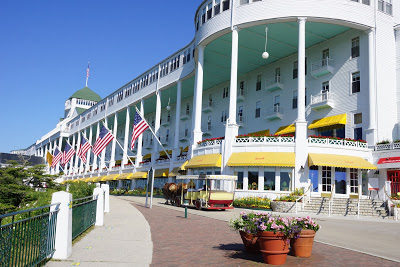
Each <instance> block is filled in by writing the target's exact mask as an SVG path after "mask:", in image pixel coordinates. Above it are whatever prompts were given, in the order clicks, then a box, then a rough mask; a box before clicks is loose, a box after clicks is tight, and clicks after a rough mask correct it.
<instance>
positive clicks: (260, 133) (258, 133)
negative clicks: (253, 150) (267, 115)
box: [247, 129, 269, 136]
mask: <svg viewBox="0 0 400 267" xmlns="http://www.w3.org/2000/svg"><path fill="white" fill-rule="evenodd" d="M247 135H262V136H264V135H269V129H267V130H262V131H258V132H254V133H249V134H247Z"/></svg>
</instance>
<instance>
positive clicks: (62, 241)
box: [51, 191, 72, 260]
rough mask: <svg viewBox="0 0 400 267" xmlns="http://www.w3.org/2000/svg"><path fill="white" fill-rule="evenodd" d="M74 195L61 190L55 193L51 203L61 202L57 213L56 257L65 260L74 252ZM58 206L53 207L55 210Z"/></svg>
mask: <svg viewBox="0 0 400 267" xmlns="http://www.w3.org/2000/svg"><path fill="white" fill-rule="evenodd" d="M71 201H72V195H71V194H70V193H67V192H64V191H60V192H56V193H53V195H52V197H51V203H52V204H55V203H60V205H59V211H58V214H57V225H56V235H55V236H56V240H55V244H54V246H55V252H54V255H53V258H54V259H57V260H65V259H67V258H68V257H69V256H71V254H72V208H71V205H70V203H71ZM55 208H56V206H52V207H51V211H54V210H55Z"/></svg>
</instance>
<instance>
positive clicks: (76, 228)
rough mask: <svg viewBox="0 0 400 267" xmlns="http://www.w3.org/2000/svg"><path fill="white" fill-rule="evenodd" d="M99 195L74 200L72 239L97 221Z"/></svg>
mask: <svg viewBox="0 0 400 267" xmlns="http://www.w3.org/2000/svg"><path fill="white" fill-rule="evenodd" d="M96 206H97V196H90V197H84V198H78V199H74V200H73V201H72V240H74V239H75V238H77V237H78V236H79V235H80V234H82V233H83V232H85V231H86V230H87V229H88V228H89V227H91V226H92V225H94V224H95V222H96Z"/></svg>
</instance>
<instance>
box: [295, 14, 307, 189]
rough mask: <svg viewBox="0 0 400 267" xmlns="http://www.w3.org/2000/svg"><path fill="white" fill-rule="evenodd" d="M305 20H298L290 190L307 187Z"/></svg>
mask: <svg viewBox="0 0 400 267" xmlns="http://www.w3.org/2000/svg"><path fill="white" fill-rule="evenodd" d="M306 20H307V18H303V17H302V18H299V19H298V23H299V48H298V78H297V88H298V93H297V95H298V99H297V120H296V138H295V141H296V144H295V152H296V159H295V171H294V175H295V177H294V178H295V179H293V182H294V184H293V185H292V188H300V187H302V186H307V184H308V179H307V177H306V173H307V172H306V170H305V168H308V167H307V164H306V163H307V155H308V153H307V148H308V144H307V122H306V113H305V110H306V107H305V101H304V99H305V90H306V89H305V88H306V72H305V65H306V64H305V62H306Z"/></svg>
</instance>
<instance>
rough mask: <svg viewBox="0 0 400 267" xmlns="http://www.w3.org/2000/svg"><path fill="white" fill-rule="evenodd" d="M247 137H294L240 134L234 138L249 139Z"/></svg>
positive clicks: (291, 135) (286, 135)
mask: <svg viewBox="0 0 400 267" xmlns="http://www.w3.org/2000/svg"><path fill="white" fill-rule="evenodd" d="M249 137H275V138H278V137H294V135H293V134H282V135H271V134H242V135H238V136H236V138H249Z"/></svg>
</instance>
